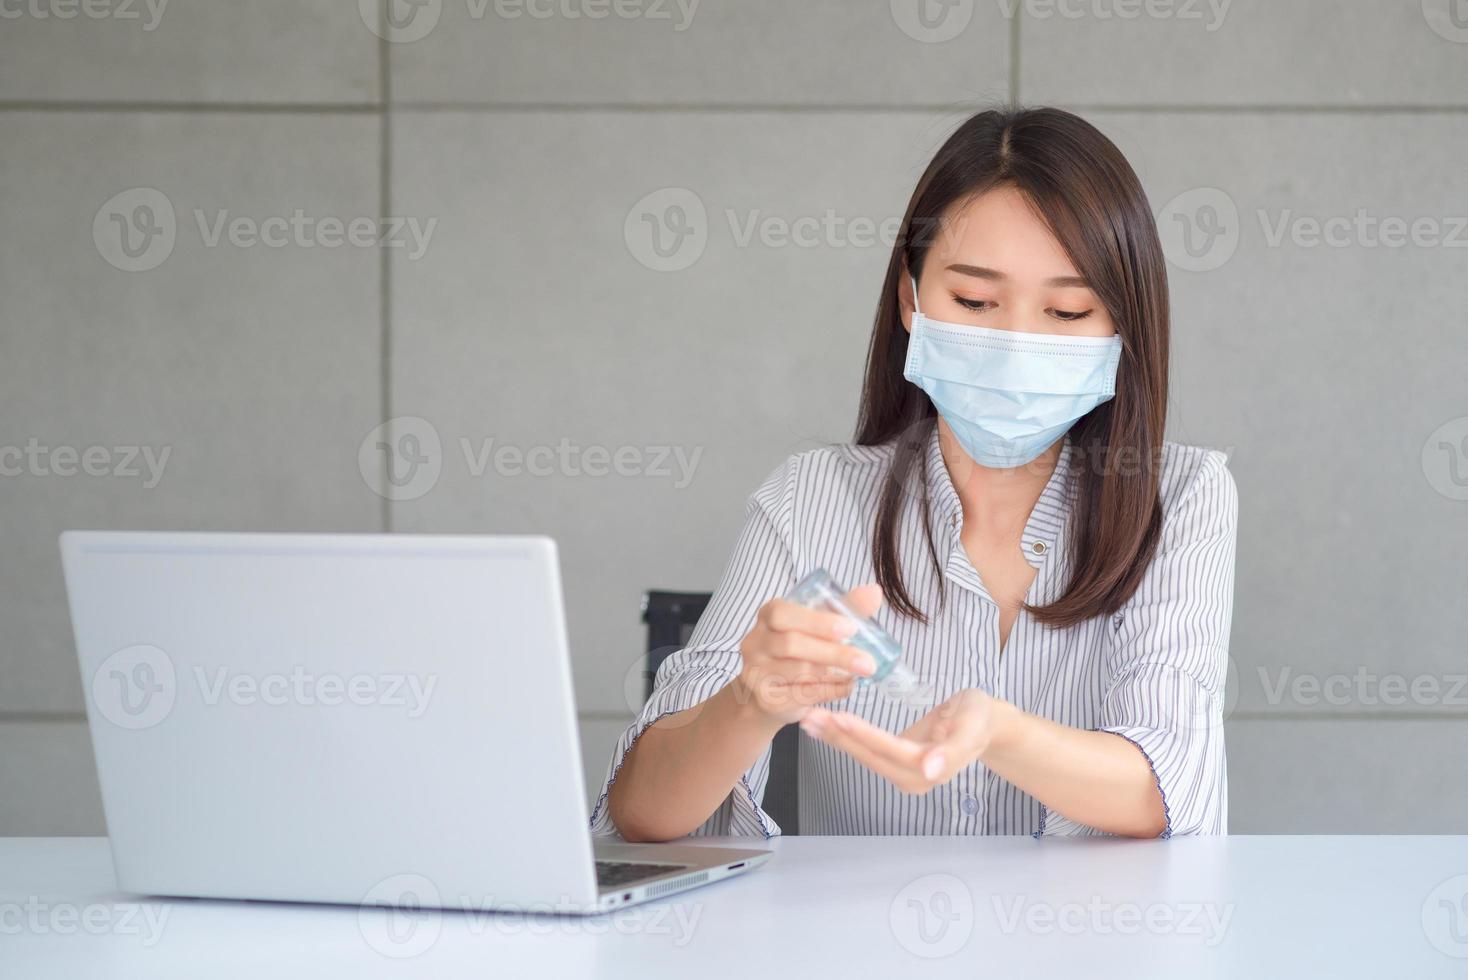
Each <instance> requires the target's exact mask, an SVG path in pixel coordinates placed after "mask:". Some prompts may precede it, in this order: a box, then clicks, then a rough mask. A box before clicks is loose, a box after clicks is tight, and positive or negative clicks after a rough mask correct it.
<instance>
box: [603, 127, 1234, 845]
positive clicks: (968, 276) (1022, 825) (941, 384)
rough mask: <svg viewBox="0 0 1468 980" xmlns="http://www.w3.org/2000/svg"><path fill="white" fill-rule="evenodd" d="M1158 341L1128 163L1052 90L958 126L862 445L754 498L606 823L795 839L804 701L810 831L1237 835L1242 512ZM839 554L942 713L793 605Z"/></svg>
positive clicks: (608, 794) (864, 410) (887, 346)
mask: <svg viewBox="0 0 1468 980" xmlns="http://www.w3.org/2000/svg"><path fill="white" fill-rule="evenodd" d="M1167 359H1168V298H1167V282H1166V270H1165V267H1164V260H1163V255H1162V250H1161V247H1160V245H1159V242H1158V238H1157V231H1156V227H1155V224H1154V222H1153V219H1152V216H1151V212H1150V210H1149V208H1148V205H1147V200H1146V197H1145V195H1144V194H1143V192H1142V188H1141V185H1140V183H1139V181H1138V180H1137V177H1136V174H1135V173H1134V172H1133V171H1132V169H1131V167H1130V166H1129V165H1128V164H1127V162H1126V160H1125V159H1124V158H1123V157H1122V155H1121V153H1120V152H1119V151H1118V150H1117V149H1116V147H1115V146H1114V145H1113V144H1112V143H1111V142H1110V141H1109V140H1107V139H1106V138H1105V137H1104V136H1103V135H1101V133H1100V132H1099V131H1097V130H1096V129H1095V128H1094V127H1092V126H1091V125H1090V124H1088V123H1086V122H1085V121H1084V120H1082V119H1080V118H1078V117H1076V116H1074V115H1072V114H1070V113H1066V112H1062V111H1059V110H1055V109H1036V110H1009V111H988V112H982V113H980V114H978V115H976V116H974V117H973V118H972V119H970V120H968V121H967V122H966V123H965V124H964V125H963V126H962V127H960V128H959V129H958V131H957V132H955V133H954V134H953V136H952V137H951V138H950V139H949V140H948V141H947V143H945V144H944V146H943V147H942V149H941V150H939V151H938V154H937V156H936V158H935V159H934V160H933V162H932V163H931V164H930V165H929V167H928V169H927V172H926V173H925V174H924V175H923V177H922V179H921V180H920V181H919V183H918V186H917V189H916V190H915V191H914V193H913V197H912V201H911V203H910V204H909V206H908V210H907V215H906V217H905V218H904V221H903V228H902V233H901V236H900V239H899V241H898V244H897V246H896V247H895V248H894V249H893V252H892V258H891V261H890V263H889V264H888V267H887V277H886V281H885V282H884V283H883V287H882V294H881V299H880V302H879V304H878V308H877V317H876V324H875V327H874V330H873V333H872V338H871V345H870V350H869V354H868V363H867V370H866V383H865V388H864V390H863V393H862V403H861V410H860V419H859V421H858V425H857V436H856V442H855V443H854V444H852V445H842V446H833V447H828V448H825V449H819V450H814V451H811V452H806V453H801V454H799V455H796V456H793V457H791V458H790V459H788V460H787V461H786V462H785V463H783V464H782V465H781V466H779V467H777V468H776V470H775V471H774V472H773V473H772V474H771V475H770V477H769V478H768V479H767V480H766V481H765V483H764V484H763V486H761V487H760V488H759V489H758V490H757V491H756V492H755V493H754V494H753V496H751V498H750V500H749V504H748V509H747V520H746V523H745V526H744V529H743V531H742V532H741V535H740V538H739V541H738V544H737V545H736V547H735V550H734V555H733V558H732V560H731V562H730V565H729V567H728V569H727V570H726V572H725V574H724V577H723V580H722V582H721V584H720V585H719V588H718V591H717V592H716V593H715V594H714V597H713V599H712V601H711V603H710V605H709V607H708V610H707V612H706V613H705V614H704V616H703V617H702V619H701V620H700V621H699V623H698V626H697V628H696V629H695V630H694V633H693V635H692V637H691V638H690V642H689V645H688V647H687V648H686V649H684V650H682V651H680V652H678V653H676V654H674V655H673V656H671V657H669V658H668V660H667V661H666V662H665V663H664V664H663V666H662V668H661V669H660V670H659V671H658V678H657V688H656V690H655V691H654V693H653V696H652V698H651V699H650V700H649V702H648V704H647V705H646V707H645V708H644V709H643V712H642V714H641V717H640V718H638V720H637V721H636V723H635V724H633V725H632V726H631V727H630V728H629V729H628V730H627V732H626V733H624V735H623V736H622V739H621V742H620V744H619V745H618V746H617V748H616V753H615V755H614V758H613V761H612V766H611V770H610V772H609V774H608V777H607V786H606V788H605V790H604V791H603V793H602V796H601V799H600V800H599V801H598V803H597V806H596V808H595V810H594V812H593V814H592V826H593V829H594V830H596V831H598V832H603V833H610V832H619V833H620V834H621V835H622V836H623V837H625V838H627V839H629V840H642V841H645V840H665V839H669V838H673V837H679V836H682V835H686V834H690V833H701V834H710V833H717V834H730V833H732V834H763V835H766V836H770V835H773V834H777V833H779V828H778V827H777V826H776V825H775V824H774V822H773V821H771V820H770V819H769V817H768V815H767V814H765V813H764V812H763V811H762V810H761V809H760V806H759V800H760V798H761V794H762V793H763V784H764V780H765V777H766V775H767V771H768V758H769V746H770V740H771V738H772V737H773V736H774V734H775V733H776V732H777V731H778V730H779V729H780V728H781V727H782V726H784V725H786V724H790V723H794V722H799V723H800V725H801V728H802V730H803V731H804V732H805V733H806V734H807V735H809V736H810V738H808V739H802V749H801V752H802V758H801V763H800V779H801V815H800V816H801V828H802V831H803V832H805V833H818V834H1017V833H1035V834H1037V835H1038V834H1097V833H1100V834H1115V835H1126V836H1132V837H1158V836H1161V837H1168V836H1171V835H1174V834H1221V833H1225V832H1226V822H1227V804H1226V783H1225V772H1224V747H1223V726H1222V701H1223V684H1224V671H1225V664H1226V659H1227V648H1228V632H1229V619H1230V614H1231V607H1232V601H1233V564H1234V537H1235V525H1236V520H1237V501H1236V497H1235V491H1234V486H1233V481H1232V478H1231V477H1230V476H1229V474H1228V471H1227V470H1226V469H1225V466H1224V463H1225V460H1224V457H1223V455H1222V454H1221V453H1217V452H1211V451H1207V450H1202V449H1194V448H1190V447H1185V446H1179V445H1175V444H1172V443H1164V442H1163V438H1162V437H1163V425H1164V420H1165V416H1166V403H1167ZM819 566H824V567H826V568H827V569H829V570H830V571H831V572H832V574H833V575H834V576H835V578H836V580H837V581H839V582H847V583H852V582H868V583H871V584H867V585H863V586H861V587H859V588H856V589H854V590H853V591H852V593H851V596H850V600H851V601H852V603H853V604H855V605H857V606H858V607H859V608H861V609H862V610H863V611H864V612H866V613H869V614H875V615H876V617H877V620H878V622H880V623H881V624H882V625H883V626H885V627H886V628H887V629H888V630H889V631H890V632H891V633H892V634H893V635H894V636H895V637H896V638H897V640H898V641H899V642H900V643H901V644H902V646H903V649H904V655H903V656H904V662H905V663H906V664H907V665H908V667H909V668H911V670H912V671H913V672H914V673H916V674H917V675H919V677H922V678H924V679H925V680H926V681H927V682H928V684H929V686H930V688H931V689H932V690H933V691H935V692H936V695H937V697H936V698H935V700H936V701H940V702H941V703H938V704H936V705H935V706H932V707H931V708H929V709H925V708H924V707H923V706H921V705H918V706H912V705H910V704H908V703H903V702H899V701H897V700H893V699H890V698H887V697H883V696H880V695H878V694H875V693H873V691H872V689H871V688H869V687H856V686H855V683H856V681H855V675H864V674H869V673H871V671H872V669H873V664H872V662H871V659H870V657H868V656H867V655H866V654H864V653H862V652H861V651H860V650H858V649H856V648H855V647H852V646H850V645H846V644H843V643H842V642H841V641H842V639H843V638H844V637H845V635H846V632H844V631H843V623H842V622H841V620H840V618H839V617H837V616H834V615H832V614H829V613H821V612H815V611H811V610H807V609H803V608H801V607H798V606H795V605H793V604H792V603H789V602H787V601H784V600H782V599H781V598H779V597H780V596H782V595H783V594H785V593H786V592H787V591H788V590H789V589H790V587H791V586H792V585H793V584H794V583H795V582H796V581H797V580H798V579H799V578H800V577H801V576H802V575H803V574H804V573H805V572H807V571H809V570H810V569H812V568H815V567H819ZM884 597H885V599H886V606H885V608H883V609H881V611H878V607H879V606H880V605H881V602H882V599H883V598H884ZM893 733H900V734H893Z"/></svg>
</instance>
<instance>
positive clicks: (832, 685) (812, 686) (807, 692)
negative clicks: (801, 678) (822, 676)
mask: <svg viewBox="0 0 1468 980" xmlns="http://www.w3.org/2000/svg"><path fill="white" fill-rule="evenodd" d="M854 683H855V682H854V681H853V680H852V679H851V678H847V679H846V680H842V681H831V680H825V681H816V680H812V681H807V682H805V683H802V684H798V685H796V686H795V687H794V688H793V689H792V695H793V698H794V699H795V701H796V702H797V703H799V704H803V705H807V706H809V707H811V708H812V709H816V708H819V707H820V705H822V704H827V703H829V702H831V701H844V700H845V699H846V698H848V697H850V696H851V688H852V685H853V684H854Z"/></svg>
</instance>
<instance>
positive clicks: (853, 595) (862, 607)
mask: <svg viewBox="0 0 1468 980" xmlns="http://www.w3.org/2000/svg"><path fill="white" fill-rule="evenodd" d="M846 604H847V605H848V606H850V607H851V608H852V609H853V610H854V611H855V612H856V614H857V615H858V616H863V617H867V616H871V615H872V614H873V613H875V612H876V611H877V610H878V609H880V608H882V587H881V586H880V585H878V584H877V583H875V582H870V583H868V584H866V585H858V586H857V587H856V588H854V589H852V590H851V591H850V592H848V593H846Z"/></svg>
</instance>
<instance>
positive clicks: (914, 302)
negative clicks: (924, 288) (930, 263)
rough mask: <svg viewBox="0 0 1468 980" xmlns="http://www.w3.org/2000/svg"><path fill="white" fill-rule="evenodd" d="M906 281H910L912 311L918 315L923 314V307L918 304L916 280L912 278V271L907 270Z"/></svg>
mask: <svg viewBox="0 0 1468 980" xmlns="http://www.w3.org/2000/svg"><path fill="white" fill-rule="evenodd" d="M907 281H908V282H910V283H912V311H913V312H914V313H916V314H917V315H918V316H923V315H924V314H923V308H922V307H921V306H918V298H917V280H916V279H914V278H913V276H912V273H910V272H909V273H908V274H907Z"/></svg>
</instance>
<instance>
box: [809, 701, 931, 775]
mask: <svg viewBox="0 0 1468 980" xmlns="http://www.w3.org/2000/svg"><path fill="white" fill-rule="evenodd" d="M829 714H830V716H831V724H832V725H834V726H835V727H836V728H837V729H839V730H840V731H841V732H843V733H844V734H845V735H846V736H847V737H849V738H850V739H852V740H853V741H854V742H856V743H858V744H860V745H862V746H864V747H865V748H866V749H867V751H869V752H871V753H872V754H874V755H877V756H881V757H882V758H884V759H886V760H888V761H889V762H892V763H894V764H896V765H900V766H906V767H908V768H910V769H913V770H915V771H916V770H917V769H919V762H920V760H921V759H922V755H923V752H924V751H925V750H926V749H927V746H926V745H923V744H921V743H918V742H914V741H910V740H908V739H905V738H901V737H899V736H897V735H893V734H892V733H891V732H887V731H884V730H882V729H880V728H878V727H877V726H876V725H873V724H872V723H871V722H868V721H866V720H865V719H863V718H860V717H858V716H857V715H854V714H852V713H851V712H849V711H832V712H829Z"/></svg>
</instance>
